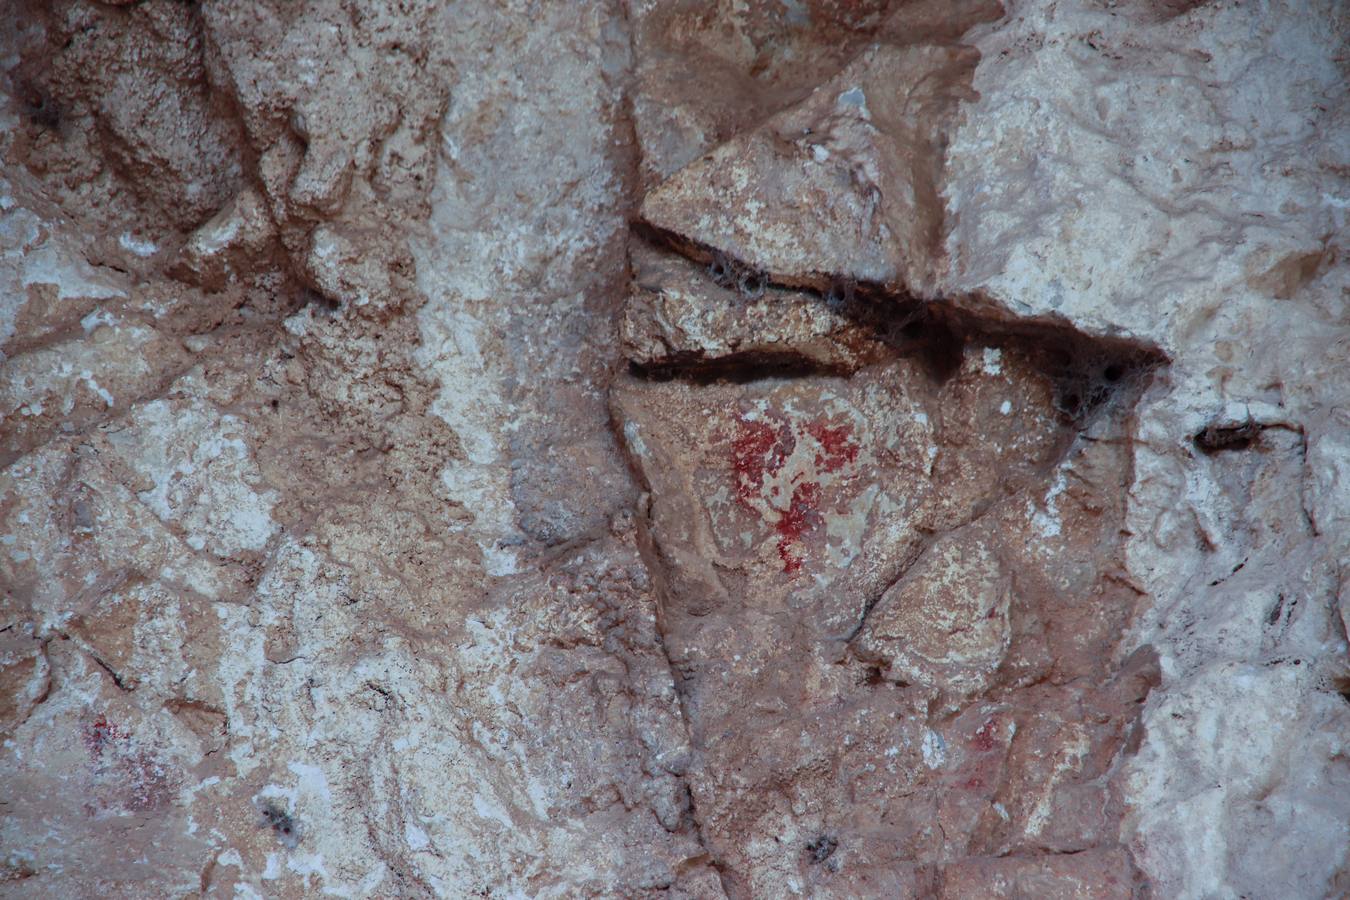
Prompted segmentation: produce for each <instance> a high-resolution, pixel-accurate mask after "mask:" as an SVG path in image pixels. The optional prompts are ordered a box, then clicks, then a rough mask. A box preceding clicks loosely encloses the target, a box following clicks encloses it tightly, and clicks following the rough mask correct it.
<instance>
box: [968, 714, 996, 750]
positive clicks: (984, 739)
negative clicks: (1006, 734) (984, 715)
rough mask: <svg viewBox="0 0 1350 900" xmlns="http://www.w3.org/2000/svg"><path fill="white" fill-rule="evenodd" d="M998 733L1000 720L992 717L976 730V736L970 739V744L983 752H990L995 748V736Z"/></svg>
mask: <svg viewBox="0 0 1350 900" xmlns="http://www.w3.org/2000/svg"><path fill="white" fill-rule="evenodd" d="M997 735H998V721H997V720H995V719H990V720H989V721H987V722H985V723H984V724H983V725H981V726H980V727H979V729H978V730H977V731H976V732H975V737H973V738H971V740H970V746H971V747H972V748H973V749H975V750H978V751H980V752H981V753H988V752H989V751H990V750H993V749H994V738H995V737H996V736H997Z"/></svg>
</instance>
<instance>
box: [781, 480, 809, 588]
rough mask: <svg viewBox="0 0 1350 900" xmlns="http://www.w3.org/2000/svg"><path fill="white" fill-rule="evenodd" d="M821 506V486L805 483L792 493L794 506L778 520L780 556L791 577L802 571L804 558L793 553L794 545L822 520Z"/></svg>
mask: <svg viewBox="0 0 1350 900" xmlns="http://www.w3.org/2000/svg"><path fill="white" fill-rule="evenodd" d="M819 505H820V484H819V483H818V482H815V481H806V482H803V483H801V484H799V485H797V487H795V488H794V489H793V491H792V505H791V506H789V507H788V509H787V512H785V513H783V515H782V516H781V517H780V518H779V519H778V524H777V525H775V526H774V530H775V531H777V532H778V535H779V537H778V555H779V556H780V557H781V558H782V560H783V571H784V572H787V573H788V574H789V575H793V574H796V573H797V572H799V571H801V568H802V558H801V557H800V556H798V555H796V554H794V553H793V552H792V549H791V548H792V545H793V544H794V543H796V542H797V541H799V540H800V539H801V536H802V535H803V534H804V533H806V532H807V531H809V530H811V528H813V527H814V526H815V524H816V523H817V522H818V521H819V519H820V514H819V513H818V512H817V511H816V508H817V507H818V506H819Z"/></svg>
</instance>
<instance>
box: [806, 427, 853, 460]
mask: <svg viewBox="0 0 1350 900" xmlns="http://www.w3.org/2000/svg"><path fill="white" fill-rule="evenodd" d="M806 430H807V432H808V433H810V435H811V437H813V438H815V439H816V440H817V441H818V442H820V450H818V451H817V452H816V468H817V469H818V470H820V471H821V472H838V471H839V470H840V469H842V468H843V467H844V466H846V465H848V464H849V463H852V462H854V461H855V460H857V458H858V444H857V443H856V442H855V441H854V440H853V426H851V425H840V426H838V427H837V428H831V427H830V426H829V425H826V424H825V423H824V422H819V421H817V422H812V423H811V424H810V425H807V426H806Z"/></svg>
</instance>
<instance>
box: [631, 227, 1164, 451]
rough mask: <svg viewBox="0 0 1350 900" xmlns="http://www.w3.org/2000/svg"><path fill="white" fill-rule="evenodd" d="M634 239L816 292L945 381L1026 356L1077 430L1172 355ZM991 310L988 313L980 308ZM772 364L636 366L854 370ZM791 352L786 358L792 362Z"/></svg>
mask: <svg viewBox="0 0 1350 900" xmlns="http://www.w3.org/2000/svg"><path fill="white" fill-rule="evenodd" d="M633 233H634V235H635V237H637V238H639V239H641V240H643V241H646V242H647V243H649V244H651V245H653V246H655V247H657V248H659V249H664V250H667V251H670V252H673V253H676V254H678V255H680V256H683V257H685V258H687V259H690V260H692V261H694V262H699V263H703V264H705V265H708V266H709V267H710V270H709V272H708V273H707V275H706V277H708V278H710V279H712V280H714V281H715V282H716V281H717V280H718V277H717V276H718V273H723V277H725V273H727V272H734V273H736V280H737V281H738V282H743V283H748V284H755V285H765V286H769V287H775V288H782V289H786V290H793V291H798V292H800V293H803V294H807V295H810V296H814V297H815V298H817V300H818V301H819V302H821V303H824V304H826V305H827V306H829V307H830V309H831V310H832V311H834V312H836V313H838V314H839V315H842V316H844V317H846V318H848V319H851V320H852V321H854V322H856V323H858V324H859V325H861V326H863V327H865V328H866V329H867V330H868V331H870V333H871V334H872V336H873V337H874V339H876V340H877V341H879V342H880V343H882V344H884V345H885V346H887V347H888V348H889V349H890V350H891V351H892V352H893V353H894V355H895V356H897V357H901V358H908V359H913V360H915V361H917V362H919V363H920V364H921V365H922V366H923V368H924V370H925V371H926V372H927V374H928V375H929V377H931V378H932V379H933V380H934V382H935V383H936V384H939V385H941V384H942V383H944V382H946V381H947V380H948V379H949V378H951V377H952V376H953V375H954V374H955V373H956V372H957V371H958V370H959V369H960V367H961V363H962V360H963V359H964V357H965V354H966V352H968V351H969V350H971V349H973V348H991V349H1007V350H1009V351H1015V352H1017V353H1019V354H1021V355H1023V356H1025V357H1026V358H1027V359H1028V360H1029V361H1030V362H1031V363H1032V365H1033V366H1034V367H1035V368H1037V369H1038V370H1040V371H1041V372H1044V373H1045V374H1046V375H1047V376H1048V377H1049V378H1050V379H1051V380H1052V382H1053V383H1054V386H1055V408H1056V412H1057V413H1058V414H1059V416H1060V419H1061V422H1062V423H1063V424H1065V425H1069V426H1073V427H1076V428H1083V427H1085V426H1086V425H1087V424H1088V422H1090V421H1091V420H1092V419H1094V418H1095V417H1096V414H1097V413H1098V412H1099V411H1100V410H1101V409H1103V408H1105V407H1106V406H1107V405H1109V403H1110V401H1111V400H1112V399H1113V398H1115V397H1117V396H1120V395H1125V396H1129V397H1134V398H1137V397H1138V395H1139V393H1141V391H1142V388H1143V387H1144V386H1145V385H1146V384H1147V382H1148V380H1149V378H1150V377H1151V375H1152V374H1153V372H1155V371H1156V370H1157V369H1158V368H1159V367H1161V366H1163V365H1165V364H1166V363H1167V362H1168V358H1167V356H1166V354H1164V353H1163V352H1162V351H1161V350H1160V349H1159V348H1157V347H1155V346H1153V345H1151V344H1149V343H1147V342H1144V341H1140V340H1132V339H1128V338H1117V337H1108V336H1093V335H1087V334H1084V333H1083V332H1081V331H1079V330H1078V329H1077V328H1075V327H1074V326H1073V325H1072V324H1070V323H1069V322H1068V321H1067V320H1064V319H1062V318H1058V317H1050V316H1038V317H1034V318H1018V317H1016V316H1013V315H1012V314H1010V313H1006V312H1003V311H1002V310H1001V309H1000V308H998V307H997V306H996V305H995V304H994V303H992V302H991V301H989V300H988V299H987V298H982V297H977V296H973V297H970V298H967V299H968V301H969V302H966V303H963V304H960V305H958V304H956V303H953V302H951V301H949V300H945V299H943V300H924V299H922V298H918V297H915V296H913V295H912V294H909V293H907V292H905V291H902V290H896V289H895V288H893V287H890V286H887V285H883V284H877V283H872V282H857V281H852V280H842V279H840V278H838V277H837V276H833V275H825V274H821V275H818V276H813V277H810V278H791V279H783V278H779V277H777V276H775V275H774V274H773V273H770V272H763V271H760V270H757V269H755V268H754V267H753V266H750V265H748V264H747V263H745V262H743V261H741V260H737V259H735V258H734V257H731V256H729V255H728V254H726V253H725V252H724V251H721V250H718V249H715V248H711V247H707V246H704V245H702V244H699V243H697V242H694V241H690V240H689V239H687V238H685V237H683V236H681V235H677V234H674V233H671V232H668V231H664V230H661V229H658V228H655V227H653V226H651V225H649V224H647V223H644V222H637V223H634V225H633ZM977 309H988V310H990V312H989V313H988V314H983V313H980V312H977V311H976V310H977ZM776 356H779V357H780V358H779V359H776V360H774V361H772V363H771V362H770V360H768V359H766V358H765V356H764V355H762V354H761V355H759V356H756V355H753V354H744V355H740V356H736V355H733V356H728V357H724V358H721V359H717V360H705V359H702V358H701V357H697V356H691V357H690V358H689V359H688V361H687V363H681V364H677V365H670V366H661V367H635V368H634V369H633V371H634V372H635V373H636V374H640V375H643V376H647V377H667V378H672V377H673V378H685V379H689V380H693V381H700V382H711V381H718V380H727V381H749V380H753V379H754V378H756V377H769V376H779V377H791V376H792V375H814V374H847V372H841V371H831V370H829V368H828V367H822V366H821V365H820V364H818V363H814V362H812V361H809V360H792V359H791V358H790V357H787V355H786V354H782V355H776ZM784 357H786V358H787V361H784V359H783V358H784Z"/></svg>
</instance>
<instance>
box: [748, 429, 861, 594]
mask: <svg viewBox="0 0 1350 900" xmlns="http://www.w3.org/2000/svg"><path fill="white" fill-rule="evenodd" d="M805 431H806V433H807V434H809V435H810V436H811V437H812V438H814V439H815V442H816V444H817V445H818V448H817V450H816V454H815V460H814V462H815V468H816V471H817V472H819V473H833V472H837V471H839V470H840V469H842V468H843V467H844V466H846V465H850V464H852V463H854V462H855V461H856V460H857V458H858V451H859V447H858V444H857V442H856V441H855V440H854V439H853V428H852V427H851V426H849V425H838V426H832V425H829V424H827V423H826V422H824V421H821V420H816V421H814V422H810V423H808V424H807V425H806V428H805ZM796 446H797V436H796V435H795V434H794V433H793V430H792V428H791V426H790V425H789V424H788V423H786V422H784V423H782V424H781V425H778V426H777V427H774V426H773V425H770V424H769V423H767V422H755V421H749V420H747V419H744V418H741V419H738V420H737V422H736V436H735V438H734V439H733V440H732V442H731V468H732V473H733V475H734V478H735V482H736V499H737V500H738V501H739V502H740V503H741V505H742V506H744V507H745V508H746V509H749V510H751V511H758V510H756V509H755V507H754V506H753V505H752V503H751V499H752V498H753V497H754V496H755V494H756V493H758V492H761V491H763V489H764V480H765V478H767V477H771V476H773V475H775V474H777V473H778V471H779V470H780V469H782V468H783V466H784V464H786V462H787V460H788V457H789V456H791V455H792V451H793V450H794V449H795V448H796ZM777 495H778V488H777V487H774V489H773V490H772V496H777ZM821 496H822V491H821V486H820V483H819V482H817V481H802V482H800V483H798V484H796V485H794V487H793V490H792V499H791V501H790V502H789V504H788V508H787V509H786V510H783V511H781V513H780V515H779V517H778V521H777V522H775V523H774V531H775V532H776V533H777V534H778V556H779V558H780V559H782V560H783V571H784V572H786V573H787V574H789V575H795V574H797V573H798V572H800V571H801V568H802V562H803V557H802V555H801V554H800V553H797V552H794V551H793V547H794V546H795V545H797V544H798V543H800V541H801V539H802V538H803V537H804V536H805V535H806V534H808V533H809V532H811V531H812V530H813V529H814V528H815V527H816V526H817V525H818V524H819V523H820V521H821V515H820V502H821Z"/></svg>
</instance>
